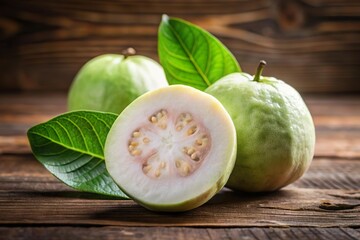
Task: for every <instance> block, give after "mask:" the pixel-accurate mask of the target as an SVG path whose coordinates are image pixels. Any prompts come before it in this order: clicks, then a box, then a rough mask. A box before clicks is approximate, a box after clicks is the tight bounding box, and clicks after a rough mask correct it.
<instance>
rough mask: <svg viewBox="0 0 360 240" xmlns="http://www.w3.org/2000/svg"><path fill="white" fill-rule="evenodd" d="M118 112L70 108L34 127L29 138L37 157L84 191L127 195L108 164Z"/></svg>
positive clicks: (67, 182)
mask: <svg viewBox="0 0 360 240" xmlns="http://www.w3.org/2000/svg"><path fill="white" fill-rule="evenodd" d="M116 118H117V115H116V114H112V113H101V112H92V111H77V112H70V113H66V114H63V115H60V116H57V117H55V118H53V119H51V120H50V121H48V122H45V123H42V124H39V125H37V126H34V127H32V128H31V129H29V131H28V138H29V142H30V145H31V149H32V151H33V153H34V155H35V157H36V158H37V159H38V160H39V161H40V162H41V163H42V164H43V165H44V166H45V167H46V168H47V169H48V170H49V171H50V172H51V173H52V174H53V175H54V176H56V177H57V178H58V179H60V180H61V181H63V182H64V183H65V184H67V185H68V186H70V187H73V188H75V189H77V190H81V191H85V192H93V193H99V194H104V195H110V196H116V197H120V198H124V199H128V197H127V196H126V195H125V194H124V193H123V192H122V191H121V190H120V189H119V187H118V186H117V185H116V184H115V182H114V181H113V180H112V178H111V177H110V175H109V173H108V172H107V170H106V167H105V161H104V144H105V140H106V137H107V134H108V132H109V130H110V127H111V126H112V124H113V123H114V121H115V119H116Z"/></svg>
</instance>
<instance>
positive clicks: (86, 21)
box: [0, 0, 360, 92]
mask: <svg viewBox="0 0 360 240" xmlns="http://www.w3.org/2000/svg"><path fill="white" fill-rule="evenodd" d="M163 13H167V14H169V15H170V16H177V17H181V18H184V19H187V20H189V21H191V22H193V23H195V24H198V25H199V26H201V27H203V28H205V29H207V30H209V31H210V32H212V33H213V34H214V35H216V36H217V37H219V38H220V40H221V41H223V42H224V44H225V45H226V46H228V48H229V49H230V50H231V51H232V52H233V53H234V55H235V56H236V57H237V59H238V60H239V62H240V65H241V66H242V68H243V70H245V71H247V72H250V73H252V72H254V70H255V67H256V65H257V64H258V61H259V60H260V59H265V60H267V62H268V67H267V68H266V70H265V75H272V76H276V77H277V78H280V79H284V80H286V81H287V82H288V83H290V84H291V85H293V86H294V87H295V88H297V89H299V90H301V91H307V92H359V91H360V82H359V81H357V80H356V76H359V75H360V47H359V46H360V27H359V26H360V24H359V23H360V21H359V17H358V16H359V13H360V6H359V5H358V1H356V0H351V1H342V0H332V1H315V0H303V1H300V0H290V1H286V0H272V1H264V0H256V1H250V0H224V1H219V0H217V1H216V0H211V1H208V0H198V1H190V0H181V1H180V0H176V1H165V0H157V1H150V0H142V1H130V0H125V1H98V0H91V1H84V0H76V1H73V0H64V1H55V0H49V1H40V0H33V1H21V0H1V1H0V16H1V17H0V71H1V72H2V79H1V82H0V89H1V90H2V91H6V90H10V89H12V90H49V89H51V90H66V89H67V88H68V87H69V85H70V83H71V81H72V79H73V77H74V76H75V74H76V72H77V71H78V70H79V68H80V67H81V65H82V64H84V63H85V62H86V61H87V60H89V59H90V58H92V57H94V56H97V55H99V54H103V53H120V52H121V51H122V50H123V49H125V48H127V47H129V46H132V47H134V48H136V49H137V50H138V53H139V54H141V55H146V56H149V57H152V58H154V59H157V45H156V44H157V36H156V35H157V28H158V25H159V22H160V18H161V14H163Z"/></svg>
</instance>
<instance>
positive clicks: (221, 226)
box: [0, 94, 360, 240]
mask: <svg viewBox="0 0 360 240" xmlns="http://www.w3.org/2000/svg"><path fill="white" fill-rule="evenodd" d="M305 100H306V102H307V104H308V106H309V108H310V110H311V112H312V114H313V117H314V121H315V125H316V130H317V148H316V154H315V155H316V156H315V158H314V160H313V162H312V164H311V167H310V169H309V170H308V172H307V173H306V174H305V175H304V176H303V177H302V178H301V179H300V180H299V181H297V182H295V183H294V184H292V185H290V186H288V187H286V188H284V189H283V190H281V191H278V192H275V193H270V194H245V193H234V192H232V191H230V190H228V189H224V190H223V191H222V192H220V193H219V194H217V195H216V196H215V197H214V198H213V199H212V200H210V201H209V202H208V203H206V204H205V205H203V206H201V207H199V208H197V209H195V210H193V211H189V212H186V213H178V214H165V213H154V212H150V211H148V210H146V209H144V208H143V207H141V206H139V205H138V204H136V203H135V202H133V201H131V200H127V201H121V200H116V199H112V198H109V197H103V196H99V195H95V194H89V193H82V192H77V191H74V190H72V189H70V188H69V187H67V186H65V185H64V184H63V183H61V182H60V181H59V180H57V179H56V178H55V177H54V176H52V175H51V174H50V173H49V172H48V171H47V170H46V169H45V168H44V167H43V166H42V165H41V164H40V163H38V162H37V161H36V160H35V158H34V157H33V156H32V155H31V153H30V149H29V146H28V143H27V139H26V136H25V133H26V130H27V129H28V128H29V127H30V126H32V125H34V124H37V123H40V122H43V121H46V120H48V119H50V118H51V117H53V116H55V115H57V114H59V113H62V112H65V111H66V106H65V105H66V104H65V103H66V96H65V95H64V94H55V95H54V94H47V95H36V94H2V95H0V213H1V214H0V239H1V238H2V237H3V236H4V237H5V239H44V238H52V239H70V238H77V239H99V238H101V239H103V238H108V239H112V238H118V237H120V238H122V239H148V238H161V239H326V240H328V239H359V238H360V231H359V229H360V175H359V173H360V148H359V146H360V142H359V141H360V137H359V136H360V121H359V120H360V96H356V95H352V96H345V95H342V96H336V95H334V96H331V97H329V96H319V95H305Z"/></svg>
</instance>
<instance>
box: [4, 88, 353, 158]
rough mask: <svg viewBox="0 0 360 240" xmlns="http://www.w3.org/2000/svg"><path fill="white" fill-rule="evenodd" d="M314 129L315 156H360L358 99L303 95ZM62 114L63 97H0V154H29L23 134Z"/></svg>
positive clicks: (13, 95)
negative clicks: (36, 125)
mask: <svg viewBox="0 0 360 240" xmlns="http://www.w3.org/2000/svg"><path fill="white" fill-rule="evenodd" d="M304 98H305V101H306V102H307V104H308V106H309V109H310V111H311V113H312V115H313V118H314V122H315V126H316V135H317V136H316V137H317V139H316V140H317V142H316V149H315V156H317V157H339V158H344V157H346V158H359V157H360V147H359V146H360V137H359V136H360V96H357V95H350V96H346V95H323V96H319V95H313V94H312V95H304ZM65 111H66V95H65V94H40V95H39V94H38V95H35V94H2V95H0V154H1V153H3V154H17V153H26V154H27V153H30V148H29V144H28V141H27V138H26V134H25V133H26V131H27V130H28V129H29V128H30V127H31V126H33V125H35V124H38V123H41V122H44V121H47V120H49V119H50V118H52V117H54V116H56V115H58V114H61V113H63V112H65Z"/></svg>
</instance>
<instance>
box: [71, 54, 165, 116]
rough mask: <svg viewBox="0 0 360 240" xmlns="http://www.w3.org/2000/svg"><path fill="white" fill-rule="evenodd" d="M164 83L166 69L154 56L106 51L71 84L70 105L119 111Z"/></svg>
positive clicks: (84, 67) (80, 108) (81, 70)
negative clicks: (153, 58)
mask: <svg viewBox="0 0 360 240" xmlns="http://www.w3.org/2000/svg"><path fill="white" fill-rule="evenodd" d="M164 86H168V83H167V81H166V78H165V73H164V71H163V69H162V67H161V66H160V65H159V64H158V63H157V62H155V61H154V60H152V59H150V58H147V57H144V56H140V55H135V56H128V57H125V56H124V55H116V54H105V55H101V56H98V57H95V58H93V59H92V60H90V61H89V62H87V63H86V64H85V65H84V66H83V67H82V68H81V69H80V71H79V73H78V74H77V75H76V77H75V79H74V81H73V83H72V85H71V87H70V91H69V95H68V109H69V110H70V111H72V110H96V111H103V112H113V113H120V112H121V111H122V110H123V109H124V108H125V107H126V106H127V105H129V104H130V103H131V102H132V101H134V100H135V99H136V98H137V97H139V96H140V95H142V94H144V93H145V92H148V91H150V90H154V89H157V88H160V87H164Z"/></svg>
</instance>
